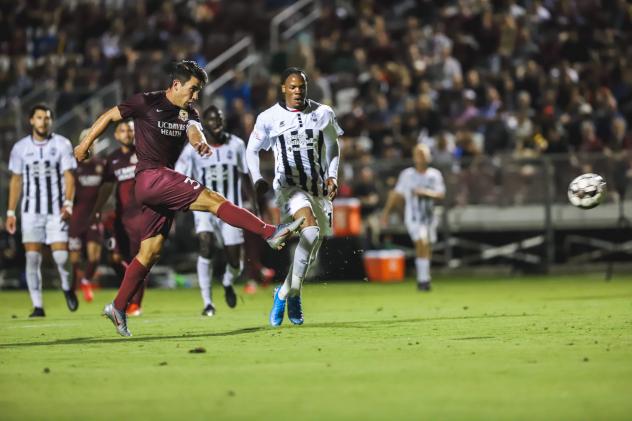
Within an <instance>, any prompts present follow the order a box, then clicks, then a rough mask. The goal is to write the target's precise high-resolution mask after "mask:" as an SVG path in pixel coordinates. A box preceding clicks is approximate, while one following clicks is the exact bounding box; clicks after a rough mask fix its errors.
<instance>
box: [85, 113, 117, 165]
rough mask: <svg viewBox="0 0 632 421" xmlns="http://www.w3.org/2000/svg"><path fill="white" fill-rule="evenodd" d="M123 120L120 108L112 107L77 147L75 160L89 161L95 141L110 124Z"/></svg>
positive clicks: (101, 116)
mask: <svg viewBox="0 0 632 421" xmlns="http://www.w3.org/2000/svg"><path fill="white" fill-rule="evenodd" d="M122 119H123V117H122V116H121V111H120V110H119V108H118V106H116V107H112V108H110V109H109V110H107V111H106V112H104V113H103V114H101V115H100V116H99V118H97V121H95V122H94V124H93V125H92V127H90V131H89V132H88V134H87V135H86V137H84V138H83V140H82V141H81V143H79V145H77V146H76V147H75V158H77V160H78V161H85V160H86V159H88V157H89V156H90V153H89V151H90V147H91V146H92V144H93V143H94V141H95V140H96V139H97V138H98V137H99V136H101V134H102V133H103V132H104V131H105V129H107V128H108V125H109V124H110V123H112V122H116V121H120V120H122Z"/></svg>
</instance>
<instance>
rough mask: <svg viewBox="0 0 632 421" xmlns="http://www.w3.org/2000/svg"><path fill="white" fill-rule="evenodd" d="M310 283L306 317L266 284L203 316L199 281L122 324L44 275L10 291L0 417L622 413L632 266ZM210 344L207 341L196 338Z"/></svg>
mask: <svg viewBox="0 0 632 421" xmlns="http://www.w3.org/2000/svg"><path fill="white" fill-rule="evenodd" d="M601 278H602V275H595V276H589V275H584V276H581V277H576V276H574V277H558V278H519V279H492V280H484V279H481V278H476V279H456V278H443V279H437V280H436V282H435V288H434V290H433V291H432V292H431V293H429V294H426V293H417V292H416V291H415V290H414V284H413V283H412V282H410V281H409V282H406V283H402V284H394V285H376V284H366V283H329V284H317V285H306V287H305V291H304V310H305V316H306V324H305V325H303V326H301V327H295V326H291V325H289V324H287V323H288V322H287V319H286V322H285V323H284V325H283V326H282V327H281V328H271V327H268V324H267V316H268V310H269V306H270V304H271V301H272V300H271V294H272V292H271V289H267V290H259V292H258V293H257V294H256V295H252V296H249V295H244V294H241V298H240V302H239V303H238V306H237V308H236V309H234V310H232V309H229V308H227V307H226V305H225V304H224V302H223V293H222V291H221V290H219V289H217V290H215V291H214V296H215V302H216V304H217V307H218V313H217V315H216V316H215V317H213V318H202V317H200V316H199V312H200V311H201V308H202V305H201V301H200V299H199V294H198V291H197V290H174V291H165V290H150V291H148V293H147V295H146V298H145V309H144V310H145V313H144V315H143V316H142V317H140V318H134V319H131V320H130V329H131V330H132V333H133V334H134V335H135V336H134V337H132V338H128V339H125V338H120V337H118V336H117V335H116V333H115V330H114V327H113V326H112V325H111V323H110V322H109V321H107V320H105V319H102V318H101V317H99V316H98V315H99V312H100V310H101V308H102V305H103V304H104V303H105V302H106V301H109V300H111V299H112V297H113V295H114V291H101V292H100V293H99V294H98V295H97V298H96V300H95V302H94V303H92V304H86V303H81V306H80V308H79V311H78V312H77V313H73V314H71V313H69V312H68V311H67V310H66V308H65V303H64V301H63V296H62V294H61V292H59V291H47V292H46V293H45V304H46V312H47V316H48V317H46V318H45V319H42V320H30V319H28V318H27V317H26V315H27V314H28V311H29V306H30V303H29V298H28V294H27V293H26V292H24V291H22V292H1V293H0V419H2V420H8V419H37V420H41V419H108V420H112V419H122V418H124V417H125V418H127V419H133V420H141V419H151V420H161V419H186V420H194V419H200V420H202V419H230V420H239V419H243V420H251V419H257V420H267V419H270V420H272V419H273V420H276V421H278V420H286V419H287V420H290V419H293V420H297V419H300V420H336V419H357V420H407V419H410V420H419V419H432V420H450V419H463V420H492V419H507V420H530V421H531V420H536V419H541V420H624V419H628V420H629V419H630V416H631V414H632V400H631V399H630V392H631V391H632V277H622V276H619V277H617V278H616V279H615V280H614V281H612V282H609V283H606V282H603V281H602V280H601ZM196 348H203V349H204V350H205V352H203V353H191V352H190V351H191V350H194V349H196Z"/></svg>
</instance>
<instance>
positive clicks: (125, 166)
mask: <svg viewBox="0 0 632 421" xmlns="http://www.w3.org/2000/svg"><path fill="white" fill-rule="evenodd" d="M137 163H138V158H137V156H136V151H135V150H134V149H133V148H130V150H129V152H127V153H125V152H123V149H121V148H119V149H117V150H115V151H114V152H112V153H111V154H110V155H108V157H107V164H106V166H105V179H104V181H106V182H113V183H116V216H117V218H121V219H123V220H126V221H129V220H130V219H132V218H134V217H135V216H137V215H138V214H139V213H140V206H139V205H138V203H137V202H136V199H135V197H134V173H135V171H136V166H137V165H136V164H137Z"/></svg>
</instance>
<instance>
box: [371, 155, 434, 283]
mask: <svg viewBox="0 0 632 421" xmlns="http://www.w3.org/2000/svg"><path fill="white" fill-rule="evenodd" d="M413 160H414V162H415V166H414V167H409V168H406V169H405V170H404V171H402V172H401V173H400V175H399V178H398V180H397V185H396V186H395V189H394V190H393V191H391V192H390V194H389V196H388V200H387V201H386V205H385V206H384V211H383V213H382V222H383V224H386V223H387V221H388V217H389V215H390V214H391V212H392V211H393V209H394V208H395V206H396V205H397V204H401V203H402V202H404V203H405V208H404V221H405V224H406V228H407V230H408V234H409V235H410V238H411V239H412V240H413V243H414V244H415V255H416V258H415V266H416V268H417V287H418V289H419V290H420V291H430V279H431V277H430V258H431V255H432V247H431V246H432V244H433V243H434V242H435V241H436V240H437V222H436V220H435V217H434V203H435V201H437V200H441V199H443V198H444V196H445V183H444V181H443V176H442V175H441V172H440V171H439V170H437V169H436V168H431V167H429V166H428V164H429V163H430V161H431V154H430V148H428V146H426V145H423V144H418V145H417V146H416V147H415V149H414V151H413Z"/></svg>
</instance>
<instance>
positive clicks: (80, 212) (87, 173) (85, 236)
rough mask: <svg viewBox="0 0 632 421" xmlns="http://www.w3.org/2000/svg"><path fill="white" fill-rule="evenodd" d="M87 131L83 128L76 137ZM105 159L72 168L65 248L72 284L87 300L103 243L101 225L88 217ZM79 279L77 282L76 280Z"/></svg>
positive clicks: (85, 162)
mask: <svg viewBox="0 0 632 421" xmlns="http://www.w3.org/2000/svg"><path fill="white" fill-rule="evenodd" d="M86 134H87V131H85V130H84V131H83V132H82V133H81V136H80V137H79V139H82V138H83V137H84V136H85V135H86ZM104 169H105V161H104V160H103V159H101V158H97V157H93V158H91V159H89V160H87V161H84V162H80V163H78V165H77V169H76V170H75V186H76V190H75V199H74V205H73V212H72V215H71V217H70V227H69V229H68V237H69V238H68V250H69V251H70V262H71V263H72V271H73V275H74V279H75V286H76V285H77V283H79V286H80V287H81V291H82V292H83V298H84V299H85V300H86V301H87V302H91V301H92V300H93V299H94V293H93V292H92V283H91V282H92V277H93V276H94V273H95V272H96V269H97V267H98V265H99V260H101V244H102V243H103V225H102V224H101V222H100V221H99V220H98V218H94V217H93V216H92V206H93V204H94V202H95V200H96V198H97V195H98V194H99V187H100V186H101V183H102V181H103V171H104ZM84 252H85V255H86V258H87V259H86V260H87V263H86V266H85V268H84V270H83V275H82V276H81V277H80V275H81V270H80V266H81V260H82V257H83V256H82V254H83V253H84ZM79 279H80V281H79V282H77V281H78V280H79Z"/></svg>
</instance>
